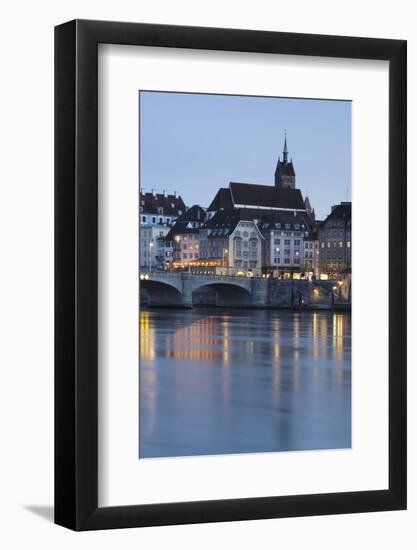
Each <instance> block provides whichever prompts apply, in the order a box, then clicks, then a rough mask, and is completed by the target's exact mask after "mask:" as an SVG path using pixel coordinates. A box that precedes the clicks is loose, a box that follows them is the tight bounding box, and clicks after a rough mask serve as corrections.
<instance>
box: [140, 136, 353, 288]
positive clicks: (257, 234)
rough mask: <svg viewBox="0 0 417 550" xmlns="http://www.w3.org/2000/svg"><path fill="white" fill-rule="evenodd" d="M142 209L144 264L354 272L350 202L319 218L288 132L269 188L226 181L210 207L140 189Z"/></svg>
mask: <svg viewBox="0 0 417 550" xmlns="http://www.w3.org/2000/svg"><path fill="white" fill-rule="evenodd" d="M139 210H140V214H139V215H140V233H139V243H140V245H139V251H140V267H141V269H142V270H181V271H185V270H187V271H192V272H195V273H201V274H209V273H215V274H223V275H245V276H269V277H279V278H291V277H301V276H306V277H312V276H314V277H320V278H332V279H337V278H339V277H340V276H341V275H346V274H349V273H350V270H351V254H352V246H351V242H352V241H351V218H352V213H351V203H350V202H341V203H340V204H338V205H335V206H333V207H332V208H331V212H330V213H329V215H328V216H327V217H326V219H325V220H322V221H320V220H316V217H315V212H314V209H313V208H312V206H311V204H310V200H309V198H308V197H305V199H304V198H303V196H302V193H301V191H300V189H297V187H296V175H295V170H294V165H293V161H292V159H290V160H289V159H288V150H287V140H286V138H285V141H284V149H283V157H282V160H281V158H278V162H277V166H276V170H275V185H274V186H272V185H257V184H251V183H239V182H230V183H229V186H228V187H222V188H220V189H219V190H218V191H217V193H216V195H215V197H214V198H213V200H212V202H211V204H210V205H209V206H208V207H207V208H203V207H202V206H200V205H194V206H192V207H190V208H187V207H186V206H185V204H184V201H183V199H182V197H181V196H179V194H178V193H174V194H169V193H167V192H166V191H164V192H163V193H157V192H155V191H152V192H150V193H145V192H143V191H141V192H140V205H139Z"/></svg>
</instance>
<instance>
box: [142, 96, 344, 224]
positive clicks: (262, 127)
mask: <svg viewBox="0 0 417 550" xmlns="http://www.w3.org/2000/svg"><path fill="white" fill-rule="evenodd" d="M285 130H286V132H287V144H288V156H289V158H292V160H293V163H294V169H295V173H296V186H297V187H298V188H299V189H300V190H301V192H302V194H303V196H304V197H305V195H306V194H308V196H309V197H310V201H311V204H312V206H313V207H314V208H315V211H316V217H317V218H318V219H323V218H324V217H325V216H326V215H327V214H328V213H329V212H330V208H331V205H332V204H337V203H339V202H341V201H345V200H351V103H350V102H349V101H329V100H311V99H287V98H270V97H251V96H232V95H230V96H227V95H209V94H186V93H167V92H140V184H141V188H142V190H144V191H150V190H151V189H155V190H157V191H158V192H162V190H164V189H165V190H167V191H168V192H169V193H172V192H174V191H178V192H179V193H180V194H181V196H182V197H183V199H184V202H185V204H186V205H187V206H192V205H193V204H200V205H201V206H205V207H207V206H208V205H209V204H210V202H211V201H212V199H213V197H214V195H215V194H216V192H217V190H218V189H219V187H227V186H228V185H229V182H230V181H239V182H243V183H257V184H264V185H274V173H275V167H276V163H277V160H278V156H280V157H281V158H282V149H283V143H284V131H285Z"/></svg>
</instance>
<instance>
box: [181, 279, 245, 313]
mask: <svg viewBox="0 0 417 550" xmlns="http://www.w3.org/2000/svg"><path fill="white" fill-rule="evenodd" d="M210 293H211V296H210ZM192 303H193V304H194V305H198V304H199V303H200V304H205V303H206V304H207V303H208V304H210V305H216V306H221V307H227V306H230V307H231V306H234V307H236V306H242V307H244V306H246V305H249V304H250V303H251V293H250V290H249V289H248V288H245V287H244V286H241V285H236V284H233V283H231V282H225V281H218V282H217V281H212V282H206V283H205V284H201V283H200V284H197V285H193V290H192Z"/></svg>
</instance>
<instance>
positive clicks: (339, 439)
mask: <svg viewBox="0 0 417 550" xmlns="http://www.w3.org/2000/svg"><path fill="white" fill-rule="evenodd" d="M139 363H140V392H139V393H140V399H139V403H140V404H139V419H140V422H139V425H140V430H139V431H140V437H139V457H140V458H151V457H169V456H190V455H213V454H223V453H249V452H250V453H253V452H270V451H296V450H307V449H335V448H346V447H350V446H351V317H350V314H349V313H339V312H334V313H332V312H327V311H316V312H291V311H287V310H261V309H259V310H248V309H241V310H240V309H230V310H223V309H216V308H207V309H192V310H184V309H178V310H176V309H153V310H152V309H149V310H142V311H141V313H140V361H139Z"/></svg>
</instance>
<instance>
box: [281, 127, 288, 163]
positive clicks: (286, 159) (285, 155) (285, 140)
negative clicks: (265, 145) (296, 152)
mask: <svg viewBox="0 0 417 550" xmlns="http://www.w3.org/2000/svg"><path fill="white" fill-rule="evenodd" d="M282 155H283V161H284V162H285V164H287V162H288V148H287V130H285V138H284V149H283V151H282Z"/></svg>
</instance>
